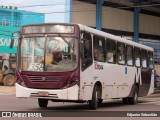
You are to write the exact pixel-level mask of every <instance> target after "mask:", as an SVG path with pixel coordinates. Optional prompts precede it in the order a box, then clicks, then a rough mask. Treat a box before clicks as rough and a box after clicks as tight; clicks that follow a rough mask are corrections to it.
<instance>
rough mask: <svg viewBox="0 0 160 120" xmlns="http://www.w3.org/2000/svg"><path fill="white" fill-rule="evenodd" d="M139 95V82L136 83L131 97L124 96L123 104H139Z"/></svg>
mask: <svg viewBox="0 0 160 120" xmlns="http://www.w3.org/2000/svg"><path fill="white" fill-rule="evenodd" d="M138 95H139V84H138V83H136V84H134V87H133V92H132V94H131V95H130V96H129V97H126V98H122V101H123V104H131V105H134V104H137V102H138Z"/></svg>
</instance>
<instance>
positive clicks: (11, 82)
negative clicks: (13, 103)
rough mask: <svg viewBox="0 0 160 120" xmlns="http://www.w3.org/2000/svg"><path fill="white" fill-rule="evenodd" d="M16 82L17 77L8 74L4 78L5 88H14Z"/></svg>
mask: <svg viewBox="0 0 160 120" xmlns="http://www.w3.org/2000/svg"><path fill="white" fill-rule="evenodd" d="M15 82H16V80H15V76H14V75H12V74H8V75H6V76H5V77H4V78H3V83H4V85H5V86H13V85H14V84H15Z"/></svg>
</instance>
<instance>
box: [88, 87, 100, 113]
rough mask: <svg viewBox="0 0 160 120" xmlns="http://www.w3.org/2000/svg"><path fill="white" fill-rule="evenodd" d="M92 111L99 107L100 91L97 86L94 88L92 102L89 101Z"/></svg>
mask: <svg viewBox="0 0 160 120" xmlns="http://www.w3.org/2000/svg"><path fill="white" fill-rule="evenodd" d="M89 107H90V109H93V110H96V109H97V107H98V90H97V85H95V86H94V89H93V94H92V100H89Z"/></svg>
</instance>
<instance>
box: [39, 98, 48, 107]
mask: <svg viewBox="0 0 160 120" xmlns="http://www.w3.org/2000/svg"><path fill="white" fill-rule="evenodd" d="M38 104H39V107H42V108H44V107H47V105H48V100H47V99H40V98H39V99H38Z"/></svg>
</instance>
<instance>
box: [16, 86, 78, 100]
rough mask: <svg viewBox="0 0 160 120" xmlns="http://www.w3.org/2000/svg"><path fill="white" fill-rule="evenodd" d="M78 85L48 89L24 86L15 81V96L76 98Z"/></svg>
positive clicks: (58, 98)
mask: <svg viewBox="0 0 160 120" xmlns="http://www.w3.org/2000/svg"><path fill="white" fill-rule="evenodd" d="M78 91H79V87H78V85H75V86H72V87H70V88H66V89H57V90H48V89H33V88H26V87H23V86H21V85H19V84H18V83H16V97H18V98H45V99H57V100H78V93H79V92H78Z"/></svg>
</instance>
